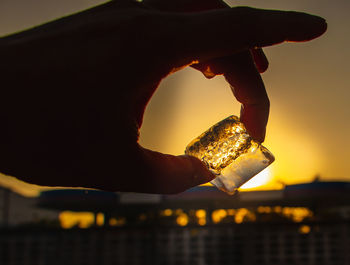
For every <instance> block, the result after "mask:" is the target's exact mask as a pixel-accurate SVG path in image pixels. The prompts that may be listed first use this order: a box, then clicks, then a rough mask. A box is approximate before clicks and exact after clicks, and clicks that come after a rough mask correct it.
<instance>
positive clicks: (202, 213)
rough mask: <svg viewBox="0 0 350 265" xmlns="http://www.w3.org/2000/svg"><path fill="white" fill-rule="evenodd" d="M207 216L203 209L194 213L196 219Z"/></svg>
mask: <svg viewBox="0 0 350 265" xmlns="http://www.w3.org/2000/svg"><path fill="white" fill-rule="evenodd" d="M206 215H207V213H206V211H205V210H203V209H200V210H197V211H196V216H197V218H205V216H206Z"/></svg>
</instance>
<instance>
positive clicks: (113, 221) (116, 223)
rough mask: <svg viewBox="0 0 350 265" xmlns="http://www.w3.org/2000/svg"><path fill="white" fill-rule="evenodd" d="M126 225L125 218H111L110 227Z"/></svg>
mask: <svg viewBox="0 0 350 265" xmlns="http://www.w3.org/2000/svg"><path fill="white" fill-rule="evenodd" d="M125 223H126V219H125V218H114V217H112V218H110V219H109V225H110V226H123V225H125Z"/></svg>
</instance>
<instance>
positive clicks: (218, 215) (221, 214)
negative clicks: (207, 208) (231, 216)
mask: <svg viewBox="0 0 350 265" xmlns="http://www.w3.org/2000/svg"><path fill="white" fill-rule="evenodd" d="M226 216H227V212H226V210H224V209H218V210H215V211H213V212H212V214H211V218H212V220H213V222H214V223H215V224H217V223H220V222H221V220H222V219H224V218H225V217H226Z"/></svg>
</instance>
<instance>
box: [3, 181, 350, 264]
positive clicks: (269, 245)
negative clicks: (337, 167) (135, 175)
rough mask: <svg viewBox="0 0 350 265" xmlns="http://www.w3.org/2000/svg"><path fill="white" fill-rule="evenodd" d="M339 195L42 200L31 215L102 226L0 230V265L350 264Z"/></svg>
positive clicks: (68, 196)
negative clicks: (99, 219) (62, 214)
mask: <svg viewBox="0 0 350 265" xmlns="http://www.w3.org/2000/svg"><path fill="white" fill-rule="evenodd" d="M349 191H350V186H349V183H346V182H314V183H308V184H299V185H291V186H286V187H285V189H284V190H278V191H257V192H241V193H239V194H237V195H236V196H233V197H232V196H228V195H226V194H224V193H222V192H220V191H217V190H215V188H212V187H198V188H195V189H192V190H189V191H187V192H185V193H183V194H179V195H166V196H163V195H162V196H161V195H150V196H148V195H145V194H130V193H128V194H124V193H119V194H115V193H105V192H99V191H86V190H59V191H50V192H44V193H42V194H41V196H40V197H39V198H37V205H38V206H40V207H42V208H45V209H51V210H52V209H56V210H74V211H91V212H94V213H98V212H99V213H104V215H105V224H104V225H103V226H97V225H96V224H95V225H92V226H91V227H90V228H88V229H79V228H78V227H73V228H71V229H62V228H58V227H49V226H46V227H45V226H32V227H23V226H22V227H21V226H17V227H16V226H14V227H12V228H6V229H2V230H1V232H0V235H1V236H0V264H4V265H7V264H13V265H15V264H16V265H17V264H21V265H22V264H50V265H51V264H53V265H55V264H66V265H69V264H72V265H73V264H78V265H79V264H86V265H87V264H169V265H170V264H191V265H192V264H198V265H202V264H208V265H209V264H210V265H211V264H213V265H216V264H242V265H246V264H274V265H275V264H277V265H285V264H291V265H292V264H308V265H311V264H315V265H316V264H317V265H318V264H325V265H326V264H327V265H328V264H350V221H349V209H350V208H349V206H350V203H349V202H350V200H349V197H350V192H349ZM123 218H124V220H125V221H124V222H118V220H122V219H123ZM201 220H202V222H201ZM114 221H115V222H114Z"/></svg>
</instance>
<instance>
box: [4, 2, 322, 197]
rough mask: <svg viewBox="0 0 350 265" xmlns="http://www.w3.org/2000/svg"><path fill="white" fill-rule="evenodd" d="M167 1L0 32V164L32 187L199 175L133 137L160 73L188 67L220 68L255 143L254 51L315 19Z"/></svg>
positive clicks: (259, 111) (157, 187)
mask: <svg viewBox="0 0 350 265" xmlns="http://www.w3.org/2000/svg"><path fill="white" fill-rule="evenodd" d="M157 2H158V3H157ZM168 3H170V2H168ZM176 3H177V4H176V5H177V8H178V9H177V10H175V8H174V7H173V8H172V9H171V10H167V11H166V10H164V8H162V7H161V4H160V2H159V1H156V0H154V1H146V2H144V3H137V2H131V1H125V0H124V1H114V2H108V3H106V4H104V5H101V6H98V7H95V8H93V9H90V10H87V11H84V12H81V13H78V14H75V15H72V16H69V17H66V18H63V19H60V20H57V21H54V22H51V23H48V24H45V25H42V26H40V27H37V28H34V29H31V30H28V31H25V32H22V33H19V34H15V35H12V36H9V37H6V38H2V39H0V58H2V60H1V63H0V71H1V78H2V82H1V84H2V88H1V100H2V104H1V105H0V122H1V124H2V128H1V130H0V146H1V151H2V152H1V154H0V172H3V173H6V174H9V175H13V176H16V177H18V178H20V179H22V180H25V181H27V182H30V183H35V184H39V185H48V186H79V187H88V188H98V189H102V190H110V191H134V192H152V193H176V192H180V191H183V190H186V189H188V188H190V187H193V186H196V185H198V184H201V183H205V182H208V181H210V180H211V179H212V178H214V176H213V175H212V174H211V173H210V172H209V171H208V170H207V169H206V168H205V166H204V165H203V164H202V162H200V161H199V160H198V159H196V158H194V157H188V156H179V157H176V156H172V155H165V154H161V153H158V152H154V151H151V150H146V149H144V148H142V147H141V146H140V145H139V144H138V142H137V141H138V130H139V128H140V127H141V124H142V117H143V113H144V109H145V107H146V105H147V103H148V101H149V99H150V98H151V96H152V94H153V93H154V91H155V90H156V88H157V87H158V85H159V83H160V81H161V80H162V79H163V78H164V77H166V76H167V75H169V74H170V73H172V72H173V71H175V70H176V69H180V68H183V67H186V66H189V65H194V64H195V65H194V67H195V68H197V69H200V70H201V71H202V72H204V73H206V75H208V74H209V75H216V74H224V75H225V77H226V79H227V80H228V82H229V83H230V84H231V85H232V87H234V94H235V96H236V98H237V100H238V101H240V102H241V103H242V104H243V106H244V108H243V111H242V115H241V118H242V120H243V122H244V123H245V125H246V126H247V129H248V130H249V131H250V133H251V134H252V135H253V137H255V138H256V139H257V140H260V141H262V140H263V138H264V131H265V126H266V122H267V116H268V106H269V101H268V98H267V95H266V92H265V89H264V86H263V83H262V81H261V77H260V75H259V73H258V71H257V68H259V69H260V70H265V69H266V68H267V61H266V60H265V59H264V55H263V53H262V51H261V50H260V49H259V48H261V47H265V46H270V45H274V44H277V43H281V42H284V41H306V40H311V39H313V38H316V37H318V36H320V35H321V34H322V33H323V32H324V31H325V30H326V23H325V21H324V20H323V19H321V18H319V17H315V16H311V15H307V14H303V13H297V12H283V11H271V10H259V9H252V8H247V7H239V8H231V9H223V10H214V11H207V12H197V11H198V10H196V9H197V8H198V6H200V5H202V7H203V8H204V9H212V8H217V3H218V1H217V0H206V1H199V0H193V1H186V0H181V1H176ZM192 11H193V12H192ZM187 12H191V13H187ZM255 48H258V49H255ZM249 51H252V52H249ZM253 59H255V60H253ZM197 63H199V64H197Z"/></svg>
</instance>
